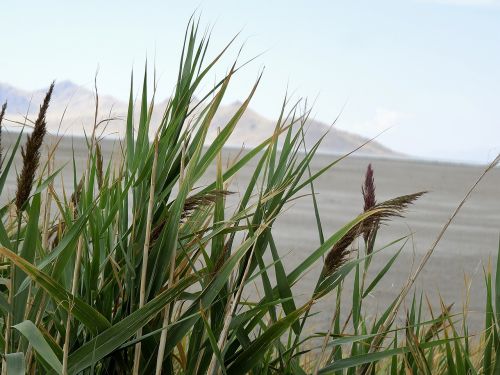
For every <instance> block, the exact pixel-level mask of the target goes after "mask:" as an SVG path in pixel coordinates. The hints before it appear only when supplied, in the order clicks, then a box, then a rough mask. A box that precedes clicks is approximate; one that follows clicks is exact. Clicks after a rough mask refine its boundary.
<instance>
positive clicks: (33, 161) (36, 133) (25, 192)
mask: <svg viewBox="0 0 500 375" xmlns="http://www.w3.org/2000/svg"><path fill="white" fill-rule="evenodd" d="M53 89H54V82H52V84H51V85H50V87H49V90H48V91H47V94H46V95H45V98H44V100H43V103H42V105H41V106H40V111H39V113H38V118H37V119H36V121H35V126H34V127H33V132H32V133H31V134H30V135H28V139H27V141H26V145H25V147H22V148H21V155H22V157H23V167H22V170H21V174H20V175H19V176H18V177H17V191H16V208H17V211H18V212H21V211H22V210H23V208H24V205H25V204H26V202H27V201H28V199H29V196H30V193H31V188H32V187H33V181H34V180H35V174H36V170H37V168H38V164H39V163H40V149H41V148H42V143H43V138H44V137H45V133H46V132H47V121H46V119H45V115H46V114H47V109H48V108H49V102H50V97H51V96H52V91H53Z"/></svg>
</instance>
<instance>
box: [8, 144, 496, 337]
mask: <svg viewBox="0 0 500 375" xmlns="http://www.w3.org/2000/svg"><path fill="white" fill-rule="evenodd" d="M5 138H7V137H5V136H4V142H5ZM72 145H73V147H74V150H75V156H76V163H77V166H78V168H81V167H83V166H84V163H85V161H84V160H85V156H86V154H85V144H84V140H82V139H77V138H75V139H74V140H71V139H65V140H63V141H62V142H61V144H60V146H59V150H58V153H57V160H58V162H69V165H68V166H67V168H66V169H65V171H64V179H65V181H66V183H67V184H68V185H70V186H66V189H67V191H69V192H70V191H71V186H72V171H71V154H72V151H71V149H72ZM7 147H8V146H6V145H4V149H6V148H7ZM111 147H112V143H111V142H110V143H108V144H104V145H103V149H104V150H105V152H107V153H109V150H110V148H111ZM235 154H236V152H235V151H232V150H228V151H226V152H225V155H224V156H225V159H224V160H226V157H228V156H230V155H235ZM334 158H335V156H331V155H318V156H317V157H316V158H315V160H314V161H313V163H312V169H313V172H314V170H318V169H320V168H321V167H323V166H325V165H327V164H328V163H329V162H331V161H332V160H333V159H334ZM368 163H372V165H373V168H374V170H375V182H376V188H377V200H378V201H383V200H385V199H388V198H392V197H395V196H398V195H403V194H408V193H413V192H417V191H421V190H428V191H429V193H428V194H427V195H426V196H424V197H423V198H421V199H420V200H419V201H417V203H416V204H415V205H414V206H412V207H411V209H410V210H409V212H408V214H407V215H406V217H405V218H398V219H396V220H394V221H393V222H392V223H391V225H390V226H384V227H383V228H382V229H381V230H380V235H379V237H378V239H377V240H378V241H377V247H378V248H380V247H382V246H383V245H385V244H387V243H389V242H390V241H392V240H394V239H396V238H399V237H402V236H404V235H407V234H409V233H413V236H412V237H411V239H410V241H409V242H408V244H407V245H406V247H405V248H404V250H403V251H402V253H401V254H400V256H399V260H398V261H397V262H396V263H395V264H394V266H393V267H392V269H391V271H390V272H389V273H388V274H387V275H386V277H385V279H384V281H383V282H382V283H381V284H380V285H379V286H378V287H377V288H376V289H375V290H374V291H373V293H372V294H371V295H370V296H368V297H367V299H366V307H367V316H368V317H371V316H373V314H374V313H375V312H376V311H377V310H378V311H380V309H381V308H382V307H385V306H386V305H387V304H388V303H389V302H391V301H392V300H393V298H394V297H395V296H396V295H397V294H398V292H399V291H400V289H401V287H402V285H403V283H404V282H405V280H406V279H407V277H408V275H409V273H410V270H411V269H412V267H413V268H414V267H415V266H416V264H417V263H418V262H419V261H420V259H421V257H422V256H423V254H424V253H425V252H426V251H427V249H428V248H429V246H430V245H431V244H432V242H433V241H434V240H435V238H436V237H437V235H438V233H439V232H440V230H441V228H442V227H443V225H444V224H445V222H446V221H447V219H448V218H449V217H450V216H451V214H452V213H453V211H454V209H455V208H456V206H457V205H458V204H459V203H460V201H461V200H462V198H463V197H464V195H465V193H466V192H467V190H468V189H469V187H470V186H471V185H472V184H473V183H474V182H475V180H476V178H477V177H478V176H479V175H480V174H481V173H482V171H483V169H484V167H480V166H468V165H456V164H446V163H431V162H422V161H410V160H387V159H385V160H384V159H375V158H374V159H370V158H367V157H350V158H348V159H345V160H343V161H341V162H340V163H339V164H337V165H336V166H335V167H334V168H333V169H331V170H330V171H328V172H327V173H326V174H325V175H323V176H322V177H321V178H320V179H319V180H318V181H317V182H316V184H315V189H316V193H317V194H318V195H317V199H318V203H319V209H320V215H321V220H322V224H323V229H324V232H325V236H326V237H328V236H330V235H331V234H333V233H334V232H335V231H337V230H338V229H339V228H340V227H341V226H342V225H344V224H346V223H347V222H348V221H349V220H351V219H353V218H355V217H356V215H357V214H359V213H360V212H361V210H362V205H363V203H362V197H361V184H362V181H363V177H364V173H365V170H366V167H367V165H368ZM253 165H255V163H251V164H250V165H249V167H248V168H245V169H243V170H242V171H241V173H240V174H239V175H238V176H237V178H235V179H234V180H233V182H232V185H231V187H230V190H232V191H235V192H239V191H241V192H243V191H244V188H245V186H246V182H247V181H248V180H249V178H250V174H251V172H252V168H251V166H253ZM214 176H215V169H214V168H213V167H212V168H210V169H209V171H208V172H207V176H206V177H205V178H204V181H201V182H200V184H203V183H206V182H207V181H209V180H210V179H211V178H213V177H214ZM56 184H57V186H56V188H57V189H58V190H60V188H61V186H60V179H57V180H56ZM6 187H7V189H6V191H5V192H4V194H3V196H2V198H1V200H2V201H3V202H5V199H7V197H8V195H9V194H10V195H11V196H12V194H13V189H14V188H15V175H13V174H12V175H10V176H9V179H8V181H7V186H6ZM304 193H309V190H306V191H304ZM237 201H238V194H235V195H233V196H232V197H231V198H230V199H229V202H228V205H229V209H230V210H231V209H235V208H236V204H237ZM273 231H274V235H275V239H276V241H277V246H278V249H279V251H280V254H281V255H282V256H283V257H284V263H285V267H286V269H287V271H288V272H289V271H291V270H292V269H293V268H294V267H295V266H296V265H297V264H299V263H300V261H302V260H303V259H304V258H305V257H306V256H307V255H308V254H309V253H311V252H312V251H314V250H315V249H316V248H317V247H318V246H319V238H318V234H317V227H316V221H315V218H314V210H313V208H312V200H311V197H310V196H306V197H303V198H300V199H298V200H295V201H294V202H292V203H291V204H289V205H288V206H287V210H286V212H284V213H283V214H282V215H281V216H280V217H279V219H278V220H277V222H276V223H275V225H274V228H273ZM499 233H500V169H499V168H497V169H495V170H493V171H492V172H491V173H490V174H489V175H488V176H486V177H485V179H484V180H483V181H482V183H481V184H480V186H479V187H478V188H477V189H476V191H475V192H474V193H473V194H472V196H471V197H470V199H469V200H468V201H467V203H466V204H465V206H464V207H463V209H462V211H461V212H460V214H459V215H458V217H457V218H456V220H455V222H454V223H453V224H452V225H451V226H450V227H449V229H448V231H447V232H446V234H445V236H444V238H443V239H442V241H441V242H440V243H439V245H438V247H437V248H436V251H435V253H434V254H433V256H432V258H431V259H430V261H429V263H428V264H427V265H426V267H425V269H424V270H423V272H422V273H421V275H420V276H419V279H418V283H417V291H418V293H420V291H421V290H422V289H423V290H425V293H426V294H427V295H428V297H429V299H430V300H431V301H432V304H433V305H434V307H436V308H438V307H439V296H441V297H442V298H443V300H444V301H445V303H447V304H449V303H452V302H455V306H454V311H455V312H457V313H458V312H460V311H461V309H462V303H463V301H464V296H465V294H466V286H465V281H464V280H465V279H464V275H467V277H469V278H471V279H472V285H471V293H470V302H469V306H470V311H471V313H470V315H469V320H470V323H471V324H472V328H473V329H474V330H478V329H481V328H482V324H483V323H482V322H483V318H484V315H483V312H484V287H483V285H484V284H483V267H486V266H487V264H488V261H489V259H490V258H491V260H492V262H493V264H495V262H496V253H497V251H498V243H499ZM396 250H397V247H395V246H393V247H390V248H388V249H385V250H383V251H382V252H380V253H378V254H377V255H376V256H375V257H374V260H373V262H372V266H371V269H370V276H369V279H371V278H373V277H374V275H376V273H377V272H378V270H380V269H381V268H382V267H383V266H384V265H385V264H386V263H387V261H388V259H389V258H390V257H391V256H392V255H393V254H394V253H395V251H396ZM320 263H321V262H319V263H318V265H317V267H316V268H315V269H313V270H312V271H311V272H309V273H308V274H307V275H306V276H305V277H304V278H303V279H302V280H300V281H299V282H298V283H297V285H296V286H295V288H294V294H295V295H296V296H297V298H298V301H306V300H307V298H308V296H310V294H311V292H312V289H313V288H314V285H315V283H316V280H317V277H318V274H319V272H320V269H321V264H320ZM351 285H352V282H351V281H350V280H348V281H347V282H346V285H345V288H346V293H347V295H350V291H351V290H352V287H351ZM347 305H348V304H343V306H347ZM315 310H317V311H321V314H319V315H318V316H316V317H315V318H314V321H315V322H314V323H313V324H312V325H311V326H310V329H311V330H316V329H320V328H325V326H326V325H327V322H328V321H329V319H330V317H331V314H332V313H333V310H334V301H333V298H329V299H327V300H325V301H323V302H321V303H319V304H317V305H316V306H315ZM342 313H343V314H344V316H347V314H348V309H347V307H345V308H343V310H342ZM403 316H404V315H401V317H400V319H399V320H398V323H401V324H403V323H404V319H403V318H402V317H403Z"/></svg>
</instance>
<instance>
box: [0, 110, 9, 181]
mask: <svg viewBox="0 0 500 375" xmlns="http://www.w3.org/2000/svg"><path fill="white" fill-rule="evenodd" d="M6 109H7V102H5V103H3V105H2V109H1V110H0V172H1V171H2V163H3V160H2V121H3V116H4V115H5V110H6Z"/></svg>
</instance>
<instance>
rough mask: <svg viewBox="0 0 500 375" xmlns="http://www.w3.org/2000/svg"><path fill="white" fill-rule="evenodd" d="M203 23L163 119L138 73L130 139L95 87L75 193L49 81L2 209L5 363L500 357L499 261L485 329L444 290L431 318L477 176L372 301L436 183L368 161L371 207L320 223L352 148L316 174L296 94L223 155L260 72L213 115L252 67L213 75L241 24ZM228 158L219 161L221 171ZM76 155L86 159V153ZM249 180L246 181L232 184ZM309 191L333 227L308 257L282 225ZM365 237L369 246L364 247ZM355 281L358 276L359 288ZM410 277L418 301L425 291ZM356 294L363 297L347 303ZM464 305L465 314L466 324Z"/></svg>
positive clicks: (407, 362) (68, 369)
mask: <svg viewBox="0 0 500 375" xmlns="http://www.w3.org/2000/svg"><path fill="white" fill-rule="evenodd" d="M198 27H199V26H198V22H197V21H195V20H191V21H190V23H189V25H188V28H187V29H186V34H185V40H184V47H183V50H182V52H181V57H180V63H179V71H178V72H177V74H176V79H177V81H176V84H175V88H174V90H173V92H172V97H171V98H170V100H169V101H168V104H167V106H166V109H165V112H164V114H163V116H162V118H161V119H159V120H158V122H157V123H153V121H156V119H155V118H153V117H152V113H153V108H154V106H155V101H154V96H155V90H156V86H154V87H153V90H152V91H151V90H148V82H149V81H148V76H147V69H146V71H145V74H144V80H143V83H142V86H141V94H140V95H139V98H137V100H136V99H135V92H136V91H134V87H133V82H134V80H133V78H132V79H131V87H130V99H129V107H128V113H127V116H126V119H125V123H124V126H125V127H126V135H125V139H123V140H122V141H121V144H120V145H119V149H120V151H121V152H119V153H110V154H109V155H108V154H106V152H107V147H104V145H103V146H102V148H101V144H100V142H101V140H98V139H96V137H95V129H96V128H97V125H98V124H99V123H101V122H100V118H99V112H98V110H97V109H98V106H97V104H96V111H95V119H94V131H93V134H92V138H91V141H90V142H89V143H88V150H87V151H88V152H87V161H86V168H85V170H84V171H82V172H78V171H77V170H73V178H72V181H63V182H64V187H65V189H68V195H66V190H65V191H63V193H62V194H61V193H59V192H58V191H57V190H56V189H55V188H54V186H53V181H54V179H56V178H60V176H59V175H58V174H59V173H60V170H59V169H57V168H56V165H54V163H55V154H53V153H51V155H52V156H50V155H49V158H48V161H47V165H46V168H43V172H42V173H39V177H38V179H37V177H36V176H37V173H38V172H37V170H38V169H39V167H40V165H41V164H42V163H41V160H40V154H41V151H40V150H41V147H42V144H43V140H44V136H45V133H46V125H47V124H46V121H47V120H46V116H47V111H48V107H49V103H50V99H51V95H52V92H53V90H54V83H52V85H50V87H49V89H48V91H47V94H46V96H45V99H44V100H43V103H42V105H41V106H40V112H39V114H38V117H37V118H36V119H35V121H34V128H33V131H32V133H31V134H29V135H28V136H27V141H26V144H25V145H24V146H23V147H22V148H21V150H20V153H21V157H22V166H21V172H20V174H19V177H18V180H17V191H16V196H15V198H14V199H13V200H12V201H9V202H7V203H6V206H5V207H4V208H3V209H1V210H0V218H1V220H0V256H1V257H2V262H1V264H0V278H1V280H3V282H2V283H1V285H0V314H1V318H2V319H0V322H1V326H0V327H1V330H2V339H0V349H1V352H2V353H4V356H3V362H2V372H3V373H4V374H6V375H11V374H13V375H17V374H19V373H28V374H45V373H47V374H53V373H58V374H59V373H63V374H102V375H104V374H127V373H134V374H152V373H157V374H173V373H179V374H186V375H194V374H205V373H210V374H225V375H226V374H227V375H235V374H244V373H251V374H278V373H279V374H282V373H283V374H304V373H314V374H335V375H337V374H347V375H354V374H356V373H362V374H368V373H373V374H375V373H390V374H404V373H432V374H448V373H450V374H469V373H472V374H474V373H481V374H483V373H484V374H494V373H497V372H498V371H500V361H497V360H496V358H497V356H499V355H500V351H499V350H498V347H499V346H498V337H500V332H499V331H498V316H500V315H499V311H498V308H499V304H498V303H497V302H498V301H499V300H500V294H499V293H500V272H499V270H500V268H499V267H500V266H499V265H500V263H497V266H496V267H495V269H493V268H494V267H491V269H490V268H485V272H484V275H485V290H486V292H487V296H486V299H485V311H486V313H485V330H484V331H483V332H479V333H477V337H480V339H477V340H475V341H473V340H474V339H473V338H472V337H471V335H469V334H468V331H467V319H466V316H465V315H466V314H462V315H460V314H456V313H454V312H452V311H451V307H446V306H449V305H446V304H444V302H443V305H442V307H441V314H437V317H434V315H433V311H432V308H431V307H429V308H428V309H427V311H428V312H429V314H430V315H431V317H430V318H428V315H429V314H427V315H426V314H425V313H423V312H422V311H423V310H424V309H425V306H424V304H423V303H422V300H423V298H420V299H419V298H418V294H419V292H420V291H419V290H418V289H417V288H415V286H414V284H413V283H414V281H415V279H416V277H417V276H418V275H419V273H420V271H421V269H422V268H423V266H424V265H425V263H426V262H427V261H428V260H429V258H430V255H431V254H432V251H433V249H434V248H435V246H436V245H437V243H438V242H439V240H441V238H442V236H443V234H444V232H445V231H446V229H447V228H448V226H449V223H450V222H451V221H452V220H453V218H454V217H455V215H456V212H458V210H459V209H460V208H461V207H462V205H463V203H464V202H465V201H466V200H467V198H468V196H469V195H470V192H469V194H468V195H467V196H466V197H465V199H464V202H462V203H461V204H460V205H459V206H458V208H457V210H456V212H455V214H453V215H452V217H451V219H450V222H449V223H447V224H446V225H445V226H444V227H443V230H442V231H441V233H440V236H439V237H438V238H437V240H436V242H435V244H434V245H433V247H431V249H430V250H429V252H428V254H427V256H426V257H425V259H423V260H422V263H421V264H420V267H419V268H418V270H417V272H415V273H414V274H411V275H410V277H409V282H408V284H407V285H404V286H403V287H402V288H401V292H400V294H399V295H398V296H397V298H396V299H395V300H394V301H393V302H392V303H391V304H390V306H387V307H384V308H381V311H379V313H378V315H377V316H375V317H371V318H367V315H366V308H365V304H364V301H365V300H366V299H367V298H369V296H370V295H372V293H373V292H375V291H377V290H380V289H381V286H380V281H381V280H384V279H386V278H388V277H391V272H394V270H393V265H394V264H396V263H395V261H396V260H397V258H398V256H399V254H401V252H402V251H405V250H406V247H407V241H408V236H404V235H403V236H401V237H400V238H399V239H396V240H394V241H393V242H391V243H389V244H379V241H378V240H377V239H376V233H377V232H378V231H380V230H383V227H384V225H382V224H385V225H391V221H392V220H396V219H397V218H399V217H401V216H403V215H404V214H405V212H406V210H407V209H408V208H409V207H410V206H411V205H413V204H415V203H416V202H417V200H418V199H419V198H420V197H422V196H423V195H424V194H425V192H418V193H414V194H407V195H403V196H399V197H395V198H392V199H388V200H385V201H381V202H380V201H377V197H376V194H375V177H374V170H373V168H372V167H371V165H369V166H368V168H367V170H366V174H365V176H362V175H361V174H360V180H363V179H364V182H363V185H362V189H361V190H362V194H361V195H360V196H359V205H360V214H359V215H357V216H355V217H353V218H350V220H349V221H346V224H345V225H344V226H342V227H340V228H337V229H336V230H332V231H330V232H328V230H326V229H325V228H326V227H325V226H323V225H322V223H321V215H320V212H319V211H320V209H321V205H319V204H317V202H316V197H315V195H316V193H315V192H316V190H317V189H315V182H316V181H317V179H318V178H320V177H321V176H322V175H324V173H325V172H326V171H328V170H329V169H330V168H332V167H333V166H335V165H336V164H337V163H339V162H341V161H342V160H343V159H344V157H345V156H342V157H340V158H338V159H336V160H334V161H332V163H330V164H329V165H327V166H325V167H323V168H321V169H320V170H319V171H316V172H314V173H313V168H312V166H311V162H312V161H313V160H314V157H315V153H316V152H317V150H318V147H319V146H320V144H321V141H322V138H319V139H318V140H317V143H316V144H314V145H313V147H311V148H310V149H309V150H307V149H304V144H305V143H304V135H305V133H306V131H305V129H306V128H307V125H308V115H309V113H310V110H309V109H305V110H304V109H303V103H302V102H301V101H298V102H295V103H291V102H290V100H289V98H286V99H285V100H284V104H283V106H282V108H281V115H280V117H279V120H278V121H277V122H276V126H275V129H274V131H271V132H270V134H269V135H268V138H267V139H266V140H265V141H263V142H262V143H261V144H260V145H258V146H257V147H256V148H255V149H252V150H247V151H246V152H243V153H241V154H240V155H239V156H238V158H237V159H235V160H233V161H232V162H231V163H229V164H228V165H227V166H226V167H223V165H222V156H221V155H222V151H223V148H224V146H225V145H226V144H227V141H228V139H229V138H230V136H231V134H232V133H233V131H234V129H235V128H236V127H237V126H238V123H239V121H240V119H241V117H242V116H243V114H244V113H245V111H246V109H247V107H248V105H249V103H250V102H251V100H252V97H253V95H254V93H255V91H256V89H257V87H258V84H259V81H260V79H261V77H260V75H259V76H258V77H257V78H256V82H255V85H254V86H253V87H252V88H251V90H250V92H249V93H248V96H247V98H246V99H245V100H244V101H243V102H242V103H241V104H240V106H239V107H238V108H237V110H236V112H235V113H234V114H233V115H232V116H231V117H230V118H229V119H228V120H227V123H225V124H213V122H214V116H215V114H216V112H217V111H218V110H219V107H220V104H221V102H222V101H223V100H224V97H225V94H226V92H227V90H228V88H229V87H230V86H231V84H232V82H233V80H234V79H236V77H237V75H238V72H239V71H240V69H241V68H242V66H238V65H237V64H234V65H233V66H232V67H231V68H230V69H229V70H227V74H226V75H225V76H223V77H221V78H220V80H219V81H216V82H215V84H214V85H209V84H208V83H209V82H210V80H211V78H210V77H212V75H213V74H212V73H213V72H214V69H215V67H217V66H219V65H220V64H221V61H223V56H225V55H227V54H228V53H230V51H233V43H234V39H233V40H230V41H229V42H228V44H227V46H225V47H224V48H223V49H222V50H221V51H220V52H219V53H216V54H215V55H213V54H211V53H209V51H210V49H209V42H210V38H209V35H200V33H199V31H198ZM236 51H237V52H236V53H237V54H239V50H238V49H236ZM207 56H214V57H213V58H212V59H211V60H209V59H208V57H207ZM242 65H245V63H243V64H242ZM96 97H97V95H96ZM5 108H6V107H5V106H3V107H2V112H1V116H0V119H1V118H2V117H3V116H4V114H5V111H6V110H5ZM0 123H1V121H0ZM214 125H220V129H219V132H218V133H217V135H216V136H215V139H214V140H213V141H212V142H211V143H210V144H207V142H206V138H207V133H208V130H209V128H210V126H214ZM153 129H154V130H155V139H154V141H153V142H151V141H150V139H149V135H150V134H151V132H152V130H153ZM0 134H1V133H0ZM21 139H22V135H19V137H18V139H17V141H16V142H15V143H14V144H13V146H12V147H9V152H8V153H7V155H5V157H3V158H2V160H3V161H2V169H3V171H2V172H1V173H0V193H2V190H3V189H4V181H5V180H6V176H7V174H8V173H14V172H15V163H13V162H12V160H14V156H16V155H17V153H18V151H19V150H18V148H19V147H18V145H19V142H20V140H21ZM103 142H104V141H103ZM0 144H1V139H0ZM5 149H7V148H5ZM108 156H109V157H108ZM495 163H498V160H496V161H495ZM495 163H493V164H495ZM212 165H215V170H216V172H215V173H212V172H209V171H210V170H211V169H209V167H210V166H212ZM64 168H70V169H71V168H72V165H71V163H68V164H67V165H66V166H65V167H64ZM242 168H253V169H252V177H251V178H250V180H249V181H246V182H241V181H240V182H239V185H238V186H233V185H232V179H233V178H234V177H236V176H237V175H238V173H239V172H240V171H241V170H242ZM492 168H493V166H491V167H490V168H488V169H487V170H486V171H485V174H486V173H488V172H489V171H491V170H492ZM40 169H42V168H40ZM212 174H213V175H212ZM481 178H482V177H481ZM481 178H480V179H481ZM480 179H479V180H478V182H479V181H480ZM207 180H208V181H209V182H208V183H206V181H207ZM35 183H36V187H35V186H34V185H35ZM475 186H476V185H474V186H473V187H472V188H471V190H470V191H472V190H474V188H475ZM234 191H239V193H240V195H239V196H236V195H232V194H233V192H234ZM70 192H71V194H69V193H70ZM377 192H378V193H379V190H378V191H377ZM310 193H312V203H311V208H310V209H311V212H314V216H315V217H316V221H317V222H316V225H315V226H314V225H312V226H314V227H315V228H317V230H318V237H319V239H320V241H319V242H320V243H319V245H316V244H312V243H311V244H310V245H309V246H310V248H308V249H304V251H305V252H304V253H305V254H307V255H306V256H305V259H304V260H303V261H302V262H300V263H299V264H298V265H296V266H295V267H294V268H293V269H292V268H291V267H290V266H289V265H288V264H286V263H285V262H284V261H283V258H282V257H281V256H282V254H283V253H282V252H281V251H282V249H280V248H279V242H278V241H276V240H275V228H276V227H278V226H279V225H281V224H280V221H279V220H278V219H279V217H280V215H282V214H283V212H284V211H285V210H286V208H287V207H288V206H289V205H290V204H293V203H294V202H295V201H296V200H297V199H307V197H308V196H310V195H311V194H310ZM67 197H69V198H67ZM229 197H231V199H229ZM232 198H235V199H236V198H238V199H237V204H234V202H232V203H231V204H228V203H227V201H230V200H233V199H232ZM414 207H415V209H416V210H418V209H420V207H419V205H418V204H417V205H415V206H414ZM43 208H44V209H43ZM49 208H50V209H49ZM14 212H15V213H17V215H12V213H14ZM13 217H15V219H16V220H17V222H15V221H14V220H13V219H12V218H13ZM297 220H301V218H297ZM16 224H17V225H16ZM313 224H314V223H313ZM40 232H43V233H40ZM363 241H364V244H365V249H366V251H365V252H362V251H357V249H358V248H359V247H360V246H359V245H360V243H361V246H362V244H363ZM381 252H384V253H385V254H388V253H389V254H390V257H389V260H388V261H387V263H386V264H385V265H384V266H383V268H382V269H380V270H373V269H372V267H370V264H371V263H370V261H371V259H372V258H374V257H377V256H379V254H380V253H381ZM499 252H500V249H499ZM316 265H319V266H320V267H321V265H323V269H322V272H319V273H318V274H315V273H314V272H313V270H314V269H315V268H314V267H315V266H316ZM305 275H309V276H310V275H313V276H314V277H315V278H316V287H315V289H314V290H313V291H311V292H310V294H306V295H304V293H301V295H300V296H299V295H297V289H296V288H295V287H296V286H297V285H300V283H301V282H302V279H303V278H304V277H305ZM365 281H366V282H365ZM368 281H369V282H368ZM346 283H352V288H350V289H348V288H345V286H346ZM367 284H368V285H367ZM257 285H259V286H257ZM255 288H257V289H255ZM346 290H352V293H347V292H346ZM251 291H252V292H254V293H249V292H251ZM411 291H413V294H414V298H413V300H411V298H409V297H408V296H411V294H410V292H411ZM304 296H305V297H304ZM329 297H333V299H334V300H335V303H334V304H332V305H331V309H325V311H320V312H318V313H320V314H324V315H325V316H326V317H327V318H328V319H330V323H331V324H330V326H329V327H327V328H325V330H324V331H322V330H321V329H319V330H318V329H317V328H318V327H314V325H313V323H312V320H311V319H310V318H311V317H312V316H314V315H315V313H316V311H313V308H314V307H315V304H316V303H317V302H318V301H319V300H321V299H324V298H329ZM408 299H410V301H409V308H407V310H406V311H405V312H404V315H405V316H406V318H407V319H406V321H405V322H404V323H402V324H401V323H400V322H399V321H398V320H397V319H395V318H396V316H398V314H402V313H403V311H402V310H403V309H402V308H401V306H402V305H403V301H407V300H408ZM341 307H342V309H341ZM345 307H347V310H349V311H350V313H349V314H343V313H342V311H345V309H344V308H345ZM460 319H462V320H463V321H462V322H461V327H465V329H463V328H460V329H458V328H457V324H458V323H457V322H458V321H459V320H460ZM313 329H315V331H313ZM311 332H314V333H311Z"/></svg>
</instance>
